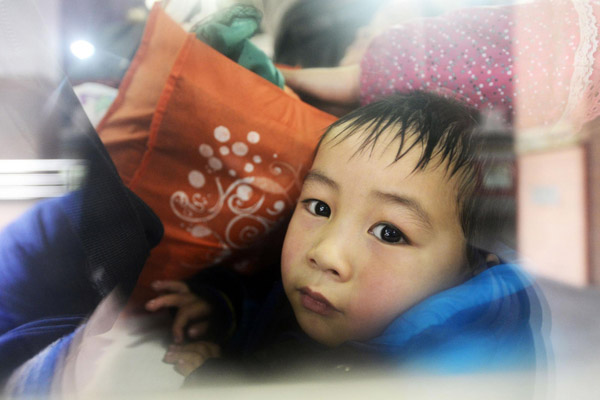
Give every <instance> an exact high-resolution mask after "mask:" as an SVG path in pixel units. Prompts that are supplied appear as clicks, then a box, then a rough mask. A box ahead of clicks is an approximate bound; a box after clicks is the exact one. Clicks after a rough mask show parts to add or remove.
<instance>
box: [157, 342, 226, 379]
mask: <svg viewBox="0 0 600 400" xmlns="http://www.w3.org/2000/svg"><path fill="white" fill-rule="evenodd" d="M220 351H221V349H220V347H219V346H218V345H217V344H215V343H211V342H196V343H192V344H189V345H185V346H170V347H169V351H168V352H167V353H166V354H165V357H164V361H165V362H166V363H168V364H173V365H174V366H175V370H176V371H177V372H179V373H180V374H182V375H184V376H188V375H189V374H190V373H192V371H194V370H195V369H197V368H199V367H200V366H201V365H202V364H204V362H205V361H206V360H207V359H209V358H215V357H219V356H220Z"/></svg>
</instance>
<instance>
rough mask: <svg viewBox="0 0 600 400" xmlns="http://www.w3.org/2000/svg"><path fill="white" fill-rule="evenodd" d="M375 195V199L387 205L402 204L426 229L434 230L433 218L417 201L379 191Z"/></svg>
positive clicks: (374, 192)
mask: <svg viewBox="0 0 600 400" xmlns="http://www.w3.org/2000/svg"><path fill="white" fill-rule="evenodd" d="M373 194H374V196H375V197H378V198H379V199H381V200H383V201H385V202H387V203H393V204H400V205H401V206H403V207H405V208H408V209H409V210H410V211H412V212H413V213H415V214H416V215H417V217H418V218H419V219H420V220H421V221H422V222H423V223H424V225H425V227H426V228H428V229H430V230H433V225H432V224H431V218H430V217H429V214H427V212H426V211H425V210H424V209H423V207H422V206H421V204H419V202H418V201H417V200H415V199H412V198H410V197H406V196H400V195H398V194H395V193H387V192H380V191H378V190H376V191H373Z"/></svg>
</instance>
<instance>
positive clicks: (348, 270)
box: [307, 230, 352, 282]
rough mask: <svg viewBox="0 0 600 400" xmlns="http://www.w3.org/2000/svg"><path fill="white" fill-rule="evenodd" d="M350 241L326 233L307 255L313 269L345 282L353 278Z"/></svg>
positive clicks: (333, 233)
mask: <svg viewBox="0 0 600 400" xmlns="http://www.w3.org/2000/svg"><path fill="white" fill-rule="evenodd" d="M348 244H349V243H348V240H347V238H345V237H343V236H339V235H336V234H335V232H331V230H330V231H329V232H325V234H324V235H322V236H321V237H320V238H319V239H318V240H317V241H316V242H315V243H314V244H313V246H312V248H311V249H310V251H309V252H308V253H307V257H308V262H309V264H310V266H311V267H313V268H317V269H319V270H321V271H323V272H324V273H326V274H327V275H329V276H330V277H332V278H333V279H335V280H337V281H340V282H345V281H347V280H349V279H350V278H351V277H352V265H351V262H350V254H349V250H348V248H347V247H348Z"/></svg>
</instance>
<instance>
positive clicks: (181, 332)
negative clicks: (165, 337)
mask: <svg viewBox="0 0 600 400" xmlns="http://www.w3.org/2000/svg"><path fill="white" fill-rule="evenodd" d="M152 288H153V289H154V290H156V291H157V292H163V294H161V295H159V296H158V297H156V298H154V299H152V300H150V301H148V302H147V303H146V309H147V310H148V311H158V310H160V309H163V308H170V307H176V308H177V313H176V314H175V319H174V321H173V327H172V331H173V340H174V341H175V343H178V344H179V343H183V340H184V338H185V334H186V333H187V336H188V337H190V338H192V339H195V338H199V337H201V336H202V335H203V334H205V333H206V331H207V330H208V327H209V321H208V317H209V316H210V315H211V312H212V308H211V306H210V305H209V304H208V303H207V302H206V301H204V300H203V299H201V298H200V297H198V296H196V295H195V294H193V293H191V292H190V289H189V288H188V286H187V285H186V283H185V282H182V281H154V282H152ZM164 293H166V294H164Z"/></svg>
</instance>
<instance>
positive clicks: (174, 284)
mask: <svg viewBox="0 0 600 400" xmlns="http://www.w3.org/2000/svg"><path fill="white" fill-rule="evenodd" d="M152 289H154V290H156V291H158V292H162V291H168V292H171V293H189V292H190V288H189V287H188V285H187V284H186V283H185V282H183V281H154V282H152Z"/></svg>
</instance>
